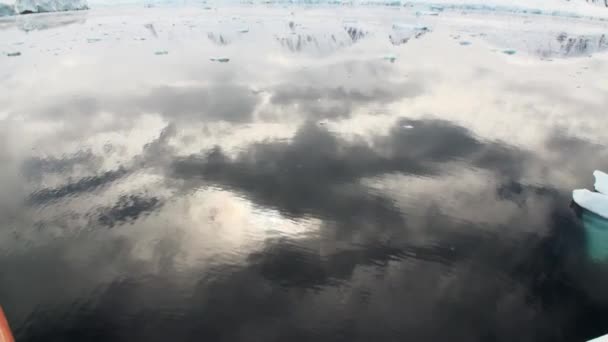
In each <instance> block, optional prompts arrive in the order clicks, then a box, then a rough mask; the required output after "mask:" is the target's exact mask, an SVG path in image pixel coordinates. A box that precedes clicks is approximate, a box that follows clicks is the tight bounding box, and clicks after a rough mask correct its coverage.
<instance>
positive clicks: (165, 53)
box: [154, 50, 169, 56]
mask: <svg viewBox="0 0 608 342" xmlns="http://www.w3.org/2000/svg"><path fill="white" fill-rule="evenodd" d="M154 54H155V55H157V56H164V55H168V54H169V51H166V50H161V51H156V52H154Z"/></svg>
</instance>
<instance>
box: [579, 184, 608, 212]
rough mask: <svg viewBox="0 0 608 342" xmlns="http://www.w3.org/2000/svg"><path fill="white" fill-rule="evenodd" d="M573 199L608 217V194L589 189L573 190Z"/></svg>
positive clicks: (582, 205)
mask: <svg viewBox="0 0 608 342" xmlns="http://www.w3.org/2000/svg"><path fill="white" fill-rule="evenodd" d="M572 199H573V200H574V202H576V204H578V205H579V206H581V207H582V208H584V209H587V210H589V211H591V212H593V213H596V214H597V215H599V216H601V217H603V218H606V219H608V196H607V195H603V194H601V193H599V192H591V191H589V190H587V189H577V190H574V191H572Z"/></svg>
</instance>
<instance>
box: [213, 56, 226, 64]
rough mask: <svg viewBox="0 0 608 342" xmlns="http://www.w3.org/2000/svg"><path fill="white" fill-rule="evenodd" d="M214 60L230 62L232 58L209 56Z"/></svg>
mask: <svg viewBox="0 0 608 342" xmlns="http://www.w3.org/2000/svg"><path fill="white" fill-rule="evenodd" d="M209 60H210V61H212V62H220V63H228V62H230V58H225V57H220V58H209Z"/></svg>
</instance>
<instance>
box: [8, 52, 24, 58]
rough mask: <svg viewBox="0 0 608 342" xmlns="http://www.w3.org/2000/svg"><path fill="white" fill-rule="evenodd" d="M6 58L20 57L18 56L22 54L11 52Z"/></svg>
mask: <svg viewBox="0 0 608 342" xmlns="http://www.w3.org/2000/svg"><path fill="white" fill-rule="evenodd" d="M6 56H8V57H18V56H21V52H19V51H16V52H9V53H7V54H6Z"/></svg>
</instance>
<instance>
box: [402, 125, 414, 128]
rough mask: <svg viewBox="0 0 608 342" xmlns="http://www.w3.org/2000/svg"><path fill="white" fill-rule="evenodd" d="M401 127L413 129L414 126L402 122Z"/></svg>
mask: <svg viewBox="0 0 608 342" xmlns="http://www.w3.org/2000/svg"><path fill="white" fill-rule="evenodd" d="M401 128H403V129H413V128H414V126H412V125H409V124H403V125H401Z"/></svg>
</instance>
